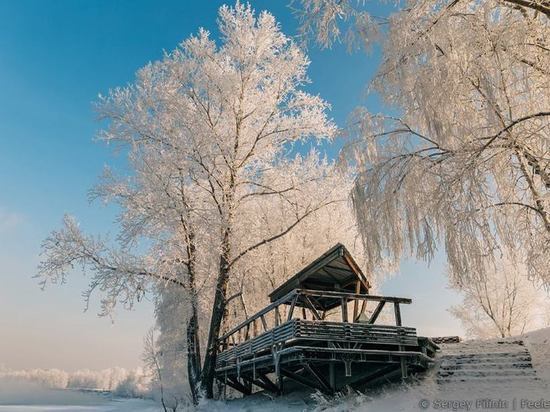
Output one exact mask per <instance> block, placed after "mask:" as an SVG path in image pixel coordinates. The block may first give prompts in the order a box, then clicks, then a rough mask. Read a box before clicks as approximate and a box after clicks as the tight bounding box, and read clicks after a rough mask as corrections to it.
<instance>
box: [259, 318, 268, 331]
mask: <svg viewBox="0 0 550 412" xmlns="http://www.w3.org/2000/svg"><path fill="white" fill-rule="evenodd" d="M260 319H261V320H262V326H263V327H264V332H267V329H268V327H267V322H266V321H265V317H264V315H262V316H260Z"/></svg>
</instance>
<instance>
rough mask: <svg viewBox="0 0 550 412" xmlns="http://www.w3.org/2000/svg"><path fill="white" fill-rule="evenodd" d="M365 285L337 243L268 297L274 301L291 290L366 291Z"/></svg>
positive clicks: (352, 263)
mask: <svg viewBox="0 0 550 412" xmlns="http://www.w3.org/2000/svg"><path fill="white" fill-rule="evenodd" d="M369 288H370V284H369V282H368V280H367V278H366V277H365V275H364V274H363V272H362V271H361V269H359V266H358V265H357V263H356V262H355V260H354V259H353V257H352V256H351V254H350V253H349V251H348V250H347V249H346V247H345V246H344V245H342V244H341V243H338V244H336V245H335V246H334V247H332V248H331V249H329V250H328V251H327V252H325V253H324V254H323V255H321V256H320V257H318V258H317V259H315V260H314V261H313V262H311V263H310V264H309V265H307V266H306V267H305V268H303V269H302V270H300V271H299V272H298V273H297V274H296V275H294V276H293V277H291V278H290V279H289V280H287V281H286V282H285V283H283V284H282V285H281V286H279V287H278V288H277V289H275V290H274V291H273V292H271V293H270V295H269V298H270V299H271V302H275V301H276V300H278V299H280V298H282V297H283V296H285V295H286V294H287V293H289V292H290V291H292V290H294V289H312V290H318V291H340V292H350V293H368V291H369ZM331 306H332V305H331Z"/></svg>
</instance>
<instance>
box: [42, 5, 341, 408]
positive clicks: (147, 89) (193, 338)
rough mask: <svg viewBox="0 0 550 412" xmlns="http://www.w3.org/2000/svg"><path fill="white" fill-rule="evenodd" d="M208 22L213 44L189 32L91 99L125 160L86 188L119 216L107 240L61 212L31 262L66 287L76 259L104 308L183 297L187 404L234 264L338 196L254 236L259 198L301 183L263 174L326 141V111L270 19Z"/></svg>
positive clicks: (209, 350) (245, 9)
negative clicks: (124, 168)
mask: <svg viewBox="0 0 550 412" xmlns="http://www.w3.org/2000/svg"><path fill="white" fill-rule="evenodd" d="M218 22H219V31H220V33H221V38H220V41H219V43H217V42H216V41H214V39H212V38H211V37H210V34H209V33H208V32H207V31H205V30H202V29H201V30H199V32H198V34H197V35H195V36H192V37H190V38H189V39H187V40H185V41H184V42H183V43H182V44H181V45H180V47H178V48H177V49H176V50H174V51H173V52H171V53H169V54H166V55H165V56H164V58H163V59H162V60H160V61H157V62H154V63H151V64H148V65H147V66H145V67H144V68H142V69H141V70H139V72H138V73H137V78H136V80H135V82H134V83H133V84H131V85H129V86H127V87H124V88H118V89H115V90H113V91H111V92H110V93H109V95H108V96H107V97H104V98H101V100H100V102H99V104H98V111H99V113H100V115H101V117H102V118H103V119H106V120H107V121H108V123H109V127H108V128H106V129H105V130H103V131H102V133H101V134H100V136H99V137H100V139H101V140H102V141H104V142H107V143H109V144H112V145H113V146H115V147H121V148H122V150H124V151H125V152H126V153H128V160H129V165H130V167H131V173H130V174H129V175H128V176H121V177H117V176H116V175H115V173H113V172H111V171H107V172H106V173H105V176H104V178H103V180H102V182H101V184H100V185H98V187H97V188H95V190H94V191H93V195H94V196H97V197H99V198H101V199H103V200H105V201H108V202H114V203H116V204H118V205H119V206H120V208H121V213H120V217H119V221H120V227H121V232H120V235H119V236H118V238H117V239H116V241H118V246H117V245H116V244H115V242H110V241H108V240H105V239H104V238H99V237H94V236H90V235H85V234H83V233H82V232H81V231H80V229H79V227H78V225H77V223H76V221H75V220H74V219H73V218H66V219H65V224H64V227H63V228H62V229H61V230H59V231H55V232H53V233H52V234H51V236H50V237H49V238H48V239H46V241H45V242H44V246H43V252H44V256H43V261H42V263H41V265H40V268H39V274H40V276H41V278H42V280H43V282H44V284H47V283H50V282H57V281H64V280H65V277H66V273H67V271H68V270H69V269H70V268H71V267H72V266H73V265H75V264H77V265H82V266H85V267H87V268H88V270H89V271H90V272H91V277H90V287H89V289H88V291H87V292H86V297H87V298H89V297H90V296H91V295H92V293H93V292H95V291H97V292H100V293H102V295H103V296H102V304H103V312H104V313H109V312H111V311H112V310H113V309H114V308H115V306H116V305H117V304H121V303H122V304H124V305H125V306H132V305H133V304H134V303H135V302H136V301H137V300H139V299H140V298H141V297H142V296H143V295H144V294H145V293H147V292H150V291H153V292H154V290H159V289H160V290H161V291H162V288H163V287H177V288H180V289H181V290H182V291H183V292H182V299H188V300H189V326H188V328H187V339H186V340H187V346H188V351H189V353H188V357H189V358H188V364H189V381H190V383H191V389H192V391H193V393H194V394H195V396H196V389H197V382H199V381H200V384H201V387H202V389H203V390H204V392H205V393H206V396H208V397H212V395H213V391H212V384H213V380H214V366H215V360H216V355H217V353H216V350H217V345H216V343H217V342H216V341H217V338H218V335H219V332H220V328H221V325H222V322H223V319H224V316H225V314H226V305H227V299H228V295H227V290H228V283H229V281H230V279H231V277H232V275H233V273H234V268H235V266H236V265H237V264H239V262H240V261H242V260H243V259H244V258H245V257H246V256H247V255H248V254H250V253H252V252H254V251H256V250H258V249H260V248H262V247H266V246H267V245H269V244H270V243H271V242H274V241H276V240H277V239H281V238H283V237H284V236H286V235H287V234H289V233H291V232H292V231H293V230H295V229H296V228H297V227H298V226H299V225H300V224H301V223H302V222H303V221H305V220H307V219H308V218H311V217H312V216H314V215H315V213H317V212H318V211H319V210H322V209H323V208H324V207H326V206H328V205H330V204H333V203H334V202H335V201H336V200H335V199H333V198H331V197H330V196H325V195H324V194H322V193H318V196H316V197H315V198H311V199H309V201H308V202H305V203H302V204H299V205H296V214H295V215H294V216H293V218H292V219H290V220H289V221H288V222H287V224H286V225H284V226H281V227H279V228H277V230H276V231H274V232H269V233H266V232H265V231H260V230H258V232H261V233H262V236H261V237H258V236H257V234H256V229H257V228H258V224H259V223H260V222H259V221H258V220H257V219H255V213H253V210H255V209H256V210H257V202H260V201H263V199H272V201H276V200H277V199H285V201H286V202H290V204H293V202H294V200H293V198H292V194H293V193H295V192H297V191H299V190H300V188H301V187H302V186H303V185H304V184H305V183H307V181H308V179H309V173H307V172H305V171H303V170H301V169H300V168H296V169H295V170H294V173H291V174H289V173H286V174H283V175H284V176H286V178H285V179H281V178H278V179H274V178H271V177H272V176H277V175H278V174H279V173H278V170H283V169H284V168H286V167H288V162H287V161H286V159H287V153H288V148H289V147H291V145H292V144H293V143H294V142H297V141H303V140H306V139H327V138H330V137H332V136H333V135H334V133H335V126H334V124H333V123H332V122H331V121H330V120H329V119H328V118H327V115H326V110H327V109H328V104H327V103H326V102H325V101H323V100H322V99H321V98H320V97H318V96H314V95H311V94H308V93H307V92H305V91H303V85H304V84H305V83H307V81H308V79H307V75H306V69H307V66H308V63H309V61H308V59H307V57H306V56H305V55H304V53H303V52H302V51H301V50H300V49H299V48H298V47H297V46H296V45H295V44H294V43H293V42H292V41H291V40H290V39H289V38H288V37H286V36H285V35H284V34H283V33H282V32H281V30H280V28H279V26H278V24H277V23H276V21H275V19H274V18H273V16H272V15H271V14H269V13H267V12H262V13H260V14H259V15H255V13H254V11H253V10H252V9H251V8H250V6H245V5H242V4H240V3H237V5H236V6H235V7H234V8H231V7H227V6H223V7H221V8H220V11H219V20H218ZM310 166H311V167H315V165H314V164H312V165H310ZM143 250H145V252H144V253H137V251H143ZM205 294H206V295H207V298H205ZM203 298H204V299H207V300H208V301H209V302H210V305H209V313H207V314H205V313H200V310H201V305H200V300H201V299H203ZM205 318H206V319H208V320H207V321H206V324H207V325H208V327H207V329H208V333H207V334H206V335H207V339H206V344H203V345H202V346H203V347H204V348H205V353H204V355H203V358H204V362H203V364H202V367H201V365H200V359H201V355H200V353H199V348H200V347H201V343H200V342H199V339H200V336H201V333H204V331H202V332H201V330H200V329H201V328H199V325H200V324H201V320H202V319H205Z"/></svg>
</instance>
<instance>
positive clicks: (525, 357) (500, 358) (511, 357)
mask: <svg viewBox="0 0 550 412" xmlns="http://www.w3.org/2000/svg"><path fill="white" fill-rule="evenodd" d="M439 359H440V360H441V361H442V362H449V361H452V362H454V363H467V362H479V361H482V360H483V361H487V360H490V361H494V362H510V361H516V360H521V361H530V360H531V355H529V354H528V353H522V354H506V355H495V354H479V355H475V356H474V355H472V356H463V355H458V356H442V357H440V358H439Z"/></svg>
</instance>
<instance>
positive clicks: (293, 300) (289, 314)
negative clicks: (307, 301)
mask: <svg viewBox="0 0 550 412" xmlns="http://www.w3.org/2000/svg"><path fill="white" fill-rule="evenodd" d="M297 300H298V296H295V297H294V299H292V304H291V305H290V309H289V310H288V316H287V318H286V320H287V321H289V320H291V319H292V315H293V313H294V306H296V301H297Z"/></svg>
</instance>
